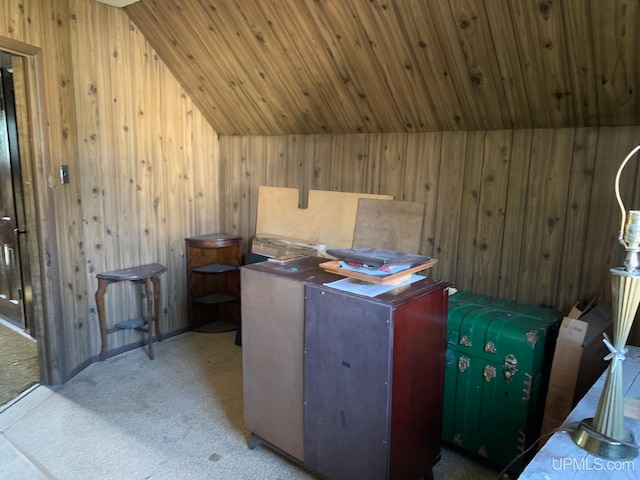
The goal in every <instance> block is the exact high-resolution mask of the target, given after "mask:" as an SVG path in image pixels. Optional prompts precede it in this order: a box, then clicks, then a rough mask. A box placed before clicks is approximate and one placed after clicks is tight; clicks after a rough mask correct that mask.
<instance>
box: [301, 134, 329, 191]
mask: <svg viewBox="0 0 640 480" xmlns="http://www.w3.org/2000/svg"><path fill="white" fill-rule="evenodd" d="M304 139H305V140H304V161H305V167H306V168H305V179H306V188H304V190H305V191H307V192H308V191H309V190H330V189H331V183H330V178H329V174H330V172H331V135H327V134H324V135H314V136H313V137H308V136H305V137H304Z"/></svg>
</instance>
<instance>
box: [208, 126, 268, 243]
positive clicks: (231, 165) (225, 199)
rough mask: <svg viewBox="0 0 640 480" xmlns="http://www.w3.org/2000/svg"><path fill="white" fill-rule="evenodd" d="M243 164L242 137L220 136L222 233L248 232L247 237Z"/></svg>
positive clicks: (236, 233) (239, 233) (237, 233)
mask: <svg viewBox="0 0 640 480" xmlns="http://www.w3.org/2000/svg"><path fill="white" fill-rule="evenodd" d="M243 165H244V161H243V159H242V137H240V136H237V135H236V136H224V137H220V167H221V168H220V174H219V175H220V179H221V183H220V197H219V198H220V208H219V211H220V222H221V223H220V230H221V232H220V233H228V234H234V235H241V234H243V233H246V234H247V236H244V235H242V236H243V238H245V239H247V238H249V236H248V234H249V229H248V225H249V222H248V219H247V218H246V217H245V216H243V211H242V208H243V207H244V206H245V205H246V204H247V202H246V200H245V199H244V193H243V189H242V177H243V172H242V168H243ZM243 229H246V231H244V230H243ZM255 233H262V232H255ZM245 243H247V242H245Z"/></svg>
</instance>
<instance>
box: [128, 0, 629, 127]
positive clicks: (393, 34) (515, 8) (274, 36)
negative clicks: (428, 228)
mask: <svg viewBox="0 0 640 480" xmlns="http://www.w3.org/2000/svg"><path fill="white" fill-rule="evenodd" d="M124 11H126V13H127V14H128V15H129V17H130V18H131V19H132V21H133V22H134V24H135V25H136V26H137V27H138V28H139V29H140V30H141V31H142V33H143V34H144V35H145V37H146V38H147V39H148V41H149V42H150V44H151V45H152V46H153V48H154V49H155V50H156V51H157V52H158V54H159V55H160V57H161V58H162V60H163V61H164V62H165V63H166V64H167V65H168V67H169V68H170V69H171V71H172V72H173V73H174V75H175V76H176V77H177V79H178V81H179V82H180V83H181V84H182V86H183V88H184V89H185V91H186V92H187V93H188V94H189V95H190V96H191V97H192V99H193V100H194V102H195V103H196V104H197V105H198V107H199V108H200V110H201V111H202V112H203V114H204V115H205V117H207V119H208V120H209V121H210V123H211V125H212V126H213V128H214V129H215V130H216V131H217V132H218V133H219V134H221V135H236V134H243V135H271V134H273V135H276V134H313V133H335V134H340V133H358V132H362V133H376V132H421V131H441V130H485V129H490V130H493V129H512V128H549V127H554V128H558V127H574V126H579V127H583V126H623V125H639V124H640V61H639V57H638V48H639V47H640V0H562V1H561V0H139V1H138V2H136V3H133V4H131V5H129V6H126V7H124Z"/></svg>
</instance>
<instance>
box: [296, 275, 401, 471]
mask: <svg viewBox="0 0 640 480" xmlns="http://www.w3.org/2000/svg"><path fill="white" fill-rule="evenodd" d="M391 312H392V309H391V308H390V307H389V306H387V305H384V304H381V303H376V302H373V301H369V300H368V299H366V298H362V297H355V296H353V295H349V294H344V293H341V292H337V291H332V290H328V289H324V288H322V287H317V286H310V285H308V286H307V287H306V305H305V316H306V324H305V379H304V386H305V393H304V395H305V415H304V418H305V423H304V425H305V463H306V464H307V465H308V466H309V467H311V468H313V469H314V470H316V471H318V472H319V473H321V474H322V475H325V476H327V477H328V478H331V479H332V480H342V479H355V480H361V479H363V478H366V479H368V480H375V479H383V478H386V477H387V469H388V456H389V448H388V447H389V423H390V413H389V407H390V400H391V399H390V369H391V360H390V354H391V341H392V339H391V335H390V328H391V320H392V319H391Z"/></svg>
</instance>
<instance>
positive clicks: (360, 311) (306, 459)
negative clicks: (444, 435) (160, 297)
mask: <svg viewBox="0 0 640 480" xmlns="http://www.w3.org/2000/svg"><path fill="white" fill-rule="evenodd" d="M322 261H323V259H321V258H317V257H309V258H307V259H304V260H301V261H299V262H296V263H292V264H287V265H277V264H274V263H272V262H263V263H261V264H254V265H246V266H243V267H242V268H241V271H242V335H243V347H242V349H243V379H244V383H243V385H244V407H245V412H244V415H245V425H246V426H247V428H248V429H249V430H250V431H251V433H252V438H251V443H250V446H255V445H257V444H259V443H260V441H267V442H268V443H270V444H272V445H273V446H275V447H277V449H278V450H279V451H280V452H282V453H285V454H287V455H288V456H290V457H291V458H293V459H295V460H297V461H299V462H301V463H303V464H304V465H306V466H307V467H308V468H309V469H311V470H313V471H315V472H317V473H319V474H320V475H321V476H323V477H325V478H329V479H332V480H347V479H358V480H360V479H363V478H366V479H368V480H369V479H371V480H375V479H387V478H390V479H397V480H411V479H419V478H421V477H422V476H424V475H428V474H429V473H430V472H431V467H432V466H433V465H434V464H435V463H436V462H437V460H438V458H439V455H440V443H441V422H442V398H443V376H444V355H445V349H446V324H447V306H448V304H447V301H448V288H447V287H448V284H447V283H445V282H438V281H432V280H428V279H425V280H421V281H419V282H416V283H414V284H412V285H410V286H408V287H401V288H398V289H396V290H394V291H392V292H389V293H385V294H382V295H380V296H378V297H375V298H368V297H364V296H361V295H356V294H352V293H347V292H342V291H339V290H336V289H333V288H331V287H327V286H324V285H323V284H324V283H327V282H331V281H334V280H338V279H340V278H341V277H338V276H336V275H333V274H329V273H326V272H324V271H323V270H322V269H320V268H319V267H318V264H319V263H321V262H322Z"/></svg>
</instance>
